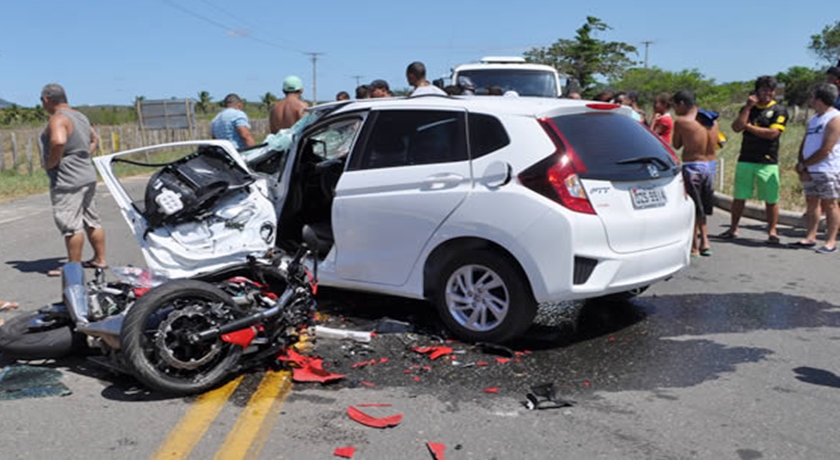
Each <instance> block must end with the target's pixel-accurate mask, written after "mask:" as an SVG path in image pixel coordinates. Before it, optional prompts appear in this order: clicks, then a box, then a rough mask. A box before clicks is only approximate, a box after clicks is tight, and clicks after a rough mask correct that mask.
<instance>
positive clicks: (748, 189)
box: [719, 76, 788, 244]
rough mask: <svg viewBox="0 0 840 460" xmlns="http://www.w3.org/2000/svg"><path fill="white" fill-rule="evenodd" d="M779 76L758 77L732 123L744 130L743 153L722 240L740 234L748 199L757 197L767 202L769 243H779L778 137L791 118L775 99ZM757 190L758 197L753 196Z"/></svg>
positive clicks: (739, 161) (735, 128)
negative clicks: (752, 89)
mask: <svg viewBox="0 0 840 460" xmlns="http://www.w3.org/2000/svg"><path fill="white" fill-rule="evenodd" d="M777 85H778V82H777V81H776V78H774V77H770V76H764V77H759V78H758V79H757V80H756V81H755V91H753V92H752V93H750V96H749V97H748V98H747V104H746V105H745V106H744V107H742V108H741V111H740V113H739V114H738V118H736V119H735V121H733V122H732V130H733V131H735V132H736V133H743V134H744V138H743V141H742V142H741V155H740V156H739V157H738V165H737V166H736V168H735V193H734V197H733V198H734V199H733V201H732V210H731V212H732V220H731V226H730V227H729V230H727V231H725V232H723V233H722V234H721V235H719V237H720V238H723V239H732V238H735V237H737V236H738V223H739V222H740V220H741V216H742V215H743V214H744V204H745V202H746V200H748V199H750V198H753V197H757V198H758V199H759V200H761V201H764V203H765V209H766V216H767V217H766V218H767V235H768V237H767V243H768V244H779V236H778V234H777V233H776V224H777V223H778V221H779V136H780V135H781V134H782V132H784V130H785V126H786V125H787V121H788V112H787V108H785V107H784V106H782V105H781V104H779V103H777V102H776V101H775V97H776V86H777ZM756 188H757V189H758V193H757V196H756V195H754V192H755V189H756Z"/></svg>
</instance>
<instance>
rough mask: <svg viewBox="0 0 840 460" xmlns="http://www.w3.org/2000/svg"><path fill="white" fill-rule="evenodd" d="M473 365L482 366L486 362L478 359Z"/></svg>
mask: <svg viewBox="0 0 840 460" xmlns="http://www.w3.org/2000/svg"><path fill="white" fill-rule="evenodd" d="M475 365H476V366H478V367H484V366H486V365H487V363H486V362H484V361H479V362H477V363H475Z"/></svg>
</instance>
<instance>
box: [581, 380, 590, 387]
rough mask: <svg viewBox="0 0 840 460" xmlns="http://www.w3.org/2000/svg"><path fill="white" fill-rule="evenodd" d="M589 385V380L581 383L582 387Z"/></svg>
mask: <svg viewBox="0 0 840 460" xmlns="http://www.w3.org/2000/svg"><path fill="white" fill-rule="evenodd" d="M589 385H591V383H589V380H584V381H583V386H585V387H588V386H589Z"/></svg>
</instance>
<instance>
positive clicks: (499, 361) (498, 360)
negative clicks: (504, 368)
mask: <svg viewBox="0 0 840 460" xmlns="http://www.w3.org/2000/svg"><path fill="white" fill-rule="evenodd" d="M509 361H510V358H496V362H497V363H499V364H505V363H507V362H509Z"/></svg>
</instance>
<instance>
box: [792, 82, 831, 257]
mask: <svg viewBox="0 0 840 460" xmlns="http://www.w3.org/2000/svg"><path fill="white" fill-rule="evenodd" d="M837 93H838V90H837V87H836V86H834V85H832V84H829V83H823V84H820V85H817V87H816V88H815V89H814V92H813V97H812V102H811V107H812V108H813V109H814V111H815V112H816V114H815V115H814V116H813V117H812V118H811V120H810V121H809V122H808V130H807V131H806V133H805V138H804V139H802V145H801V146H800V148H799V163H797V165H796V171H797V172H798V173H799V180H801V181H802V188H803V190H804V191H805V200H806V202H807V205H808V210H807V211H806V212H805V219H806V222H807V230H808V234H807V235H806V236H805V239H804V240H801V241H797V242H796V243H794V244H793V245H794V246H797V247H802V248H812V247H815V246H816V245H817V227H818V226H819V217H820V209H822V210H823V211H824V212H825V214H826V235H825V245H823V246H822V247H820V248H818V249H817V252H819V253H822V254H830V253H833V252H837V230H838V229H840V208H838V206H837V200H838V199H840V111H838V110H837V109H835V108H834V107H832V105H833V104H834V101H836V100H837Z"/></svg>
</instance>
